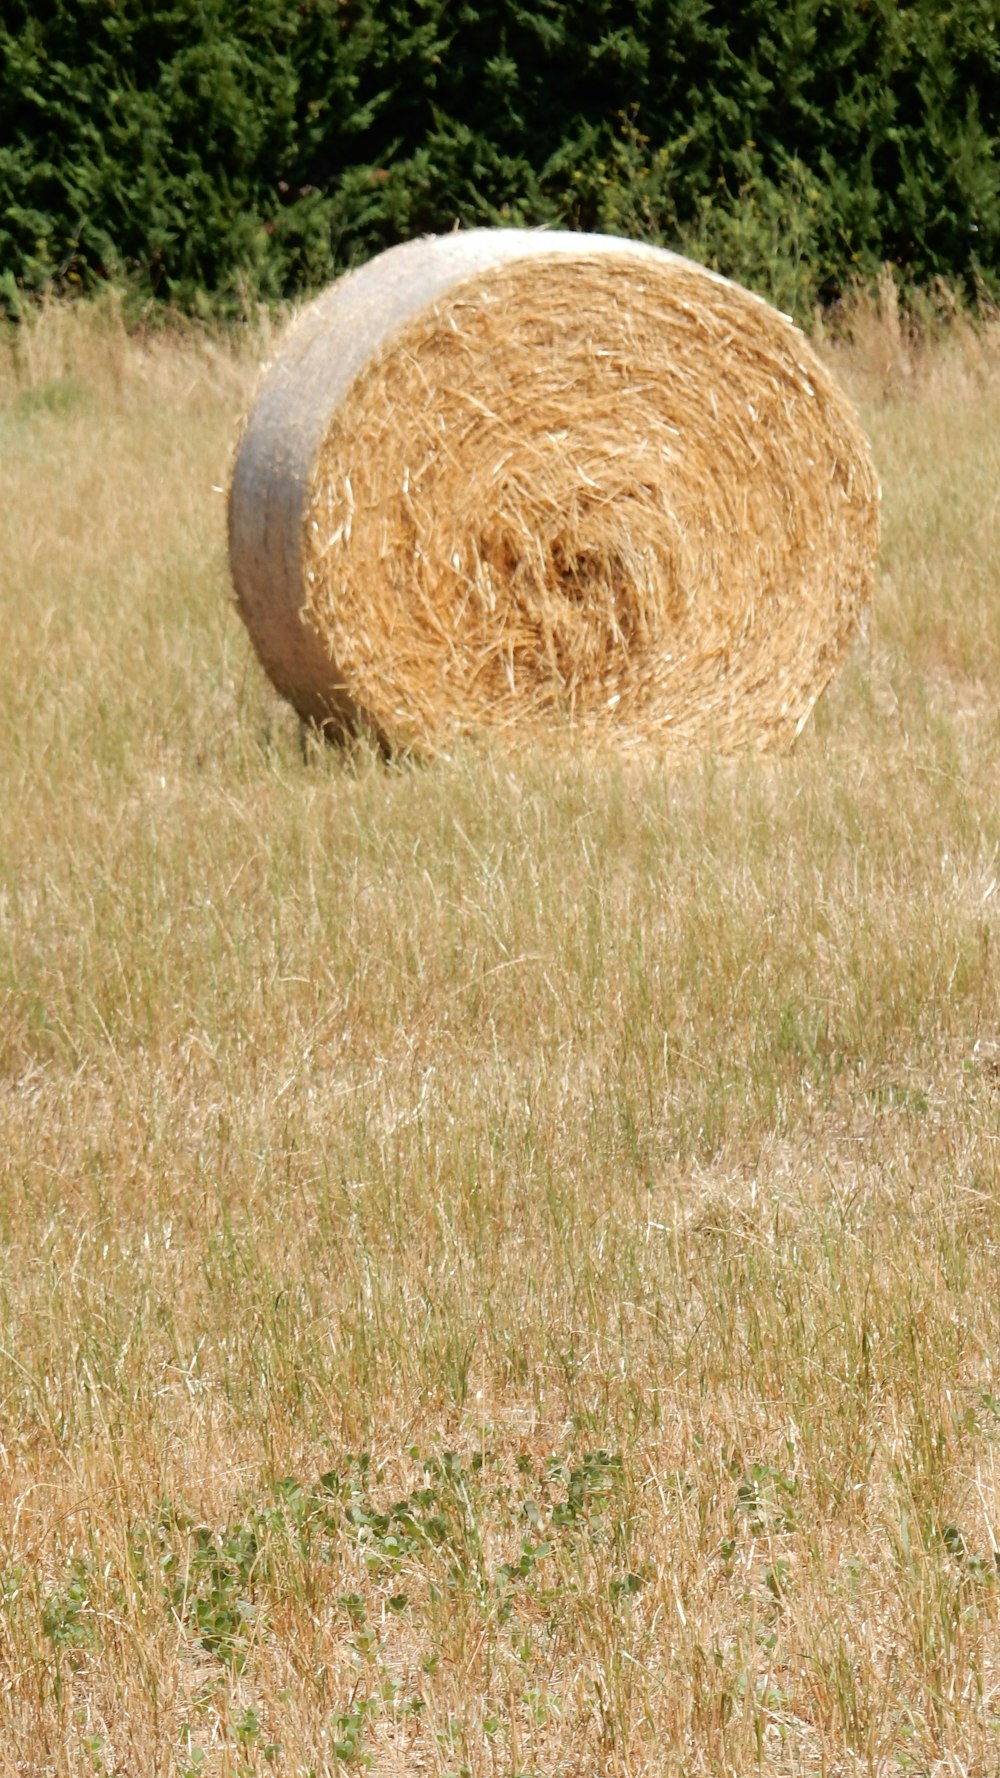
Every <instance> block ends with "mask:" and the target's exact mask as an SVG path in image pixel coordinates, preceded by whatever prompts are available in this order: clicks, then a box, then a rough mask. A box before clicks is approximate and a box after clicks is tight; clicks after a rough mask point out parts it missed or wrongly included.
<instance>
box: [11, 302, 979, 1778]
mask: <svg viewBox="0 0 1000 1778" xmlns="http://www.w3.org/2000/svg"><path fill="white" fill-rule="evenodd" d="M866 328H867V334H866V333H865V329H866ZM856 334H857V337H858V341H859V343H858V344H857V345H856V346H855V348H854V350H853V352H845V351H844V349H841V350H840V353H839V355H838V359H837V370H838V374H840V375H842V376H843V377H845V378H846V379H847V380H848V381H849V382H850V384H851V387H852V389H853V390H854V392H855V394H856V395H857V396H858V398H859V400H860V401H861V404H862V408H863V413H864V418H865V422H866V425H867V426H868V428H869V430H870V432H871V435H872V437H873V441H874V445H875V454H876V460H877V462H878V464H879V467H880V470H881V472H882V475H883V479H884V483H885V511H884V523H885V547H884V570H885V575H886V582H885V585H884V587H883V591H882V596H881V598H880V600H879V602H878V605H877V608H876V614H875V620H874V626H873V634H872V640H871V651H870V659H866V660H864V661H858V662H856V663H855V665H854V667H853V668H852V669H850V671H849V672H848V673H847V674H846V675H845V676H844V678H843V679H842V681H841V682H840V683H839V684H838V685H837V686H836V687H835V689H834V692H833V693H832V694H831V695H830V697H828V699H827V700H826V702H825V704H824V705H823V706H821V707H820V709H819V711H818V713H817V719H816V722H815V724H814V726H813V728H812V730H811V731H807V733H806V734H805V735H804V736H803V738H802V741H801V742H800V744H799V746H798V748H797V749H796V751H795V753H794V754H793V755H792V757H791V758H789V759H787V760H783V761H781V762H780V763H778V764H772V765H769V766H764V765H762V764H760V763H759V762H757V763H754V764H737V765H726V766H722V765H720V764H719V763H717V762H712V761H706V762H704V763H703V764H698V765H694V766H692V767H691V768H690V769H688V770H685V771H683V772H680V773H677V774H674V775H672V776H669V777H668V776H666V775H665V774H664V773H663V772H661V771H659V770H658V769H657V768H656V767H655V765H651V764H643V765H640V764H638V763H634V764H630V765H629V766H627V767H626V766H623V765H622V764H621V763H620V762H615V761H607V762H600V761H596V762H595V761H594V760H593V759H590V760H588V761H583V760H581V759H577V758H574V757H572V756H568V757H566V758H564V759H562V760H554V759H552V758H551V757H546V758H539V757H536V756H535V755H533V754H532V753H530V752H528V751H527V750H526V751H524V752H523V753H520V754H518V753H513V754H512V753H511V752H510V751H509V750H508V751H502V752H494V751H491V750H490V749H487V748H483V749H465V750H457V751H456V752H455V753H454V755H453V757H452V758H451V759H447V760H441V761H439V762H438V763H437V764H436V765H435V766H434V767H432V768H428V769H425V770H422V771H403V770H396V771H386V770H385V769H383V768H382V767H381V766H379V765H378V764H377V762H376V761H375V760H374V759H373V758H372V757H370V756H369V755H368V754H366V753H365V752H364V751H363V750H362V751H358V752H355V753H354V754H352V755H350V756H346V757H343V756H339V755H335V754H328V753H325V752H322V751H320V750H314V749H312V748H311V747H307V748H306V753H305V757H303V754H302V750H301V748H300V744H299V739H298V735H297V732H296V730H295V727H294V724H293V722H292V721H291V719H290V718H289V717H288V716H287V714H286V713H285V711H284V710H283V709H282V708H281V707H279V706H278V705H277V704H276V702H275V701H274V700H273V698H272V694H271V693H270V692H269V690H268V689H267V687H266V685H265V684H264V682H263V680H262V678H261V676H260V675H259V674H258V672H257V670H256V668H255V666H254V665H253V663H252V661H251V660H250V659H249V649H248V644H247V643H246V641H245V639H244V637H243V635H242V633H241V630H240V627H239V625H238V624H237V623H236V621H235V619H234V616H233V614H232V613H231V612H230V611H228V610H227V609H226V605H225V592H224V554H223V501H222V497H221V495H220V494H219V493H218V492H216V491H215V489H217V488H218V487H221V485H222V484H223V483H224V482H225V479H226V478H225V469H226V453H227V450H228V449H229V445H230V441H231V439H232V436H233V431H234V425H235V418H236V415H237V413H238V411H239V410H240V407H241V405H242V403H243V402H244V400H245V398H246V394H247V391H248V389H249V386H250V383H251V380H252V376H253V373H254V368H255V361H256V356H257V354H258V352H259V351H260V350H261V347H260V344H259V342H258V341H257V340H255V339H251V338H248V339H247V340H246V342H245V345H244V346H243V347H242V348H239V349H237V348H235V347H233V346H228V345H223V344H218V343H217V344H212V343H211V342H207V341H205V340H204V339H201V338H198V337H194V336H192V337H189V338H174V339H150V340H146V341H142V340H136V339H128V338H126V337H125V335H124V334H123V332H122V330H121V327H120V324H119V322H118V321H117V319H116V317H115V316H114V314H113V313H110V312H104V313H103V314H102V313H95V312H88V311H77V312H65V311H53V312H52V313H50V314H48V315H47V316H44V317H43V318H42V319H41V320H40V321H39V322H38V324H37V326H35V327H33V328H32V329H31V330H30V331H29V332H27V333H26V334H24V335H22V337H21V340H20V342H19V346H18V351H17V356H16V357H15V356H13V355H12V354H11V353H10V352H8V353H7V356H6V357H5V359H4V362H3V368H2V371H0V397H2V406H0V446H2V452H3V465H4V478H5V487H4V499H3V502H2V504H0V549H2V554H3V561H4V578H3V587H4V593H3V598H4V616H5V623H6V634H7V636H8V638H9V642H8V646H7V648H6V649H5V651H4V653H3V656H2V659H0V676H2V690H0V709H2V710H3V712H4V734H3V751H4V761H5V773H6V796H5V799H4V813H3V826H2V829H0V1157H2V1158H0V1235H2V1241H3V1262H2V1270H0V1328H2V1333H0V1721H2V1722H3V1733H2V1735H0V1772H2V1773H3V1774H7V1773H11V1774H28V1773H30V1774H32V1778H34V1775H35V1774H42V1773H46V1774H54V1775H55V1774H58V1775H59V1778H64V1775H65V1778H68V1775H69V1774H73V1775H74V1778H77V1775H82V1774H83V1773H88V1774H94V1773H101V1772H104V1773H108V1774H110V1773H114V1772H117V1773H133V1772H144V1773H145V1772H149V1773H164V1774H167V1773H169V1774H181V1773H184V1774H190V1773H196V1772H197V1773H201V1774H205V1775H211V1778H215V1775H217V1774H227V1775H235V1774H237V1773H239V1774H246V1773H263V1772H266V1771H269V1770H277V1771H281V1772H282V1773H290V1774H292V1773H294V1774H305V1773H307V1772H309V1771H312V1772H314V1773H316V1774H326V1773H332V1772H335V1771H337V1770H339V1769H341V1767H342V1766H344V1765H348V1766H349V1765H350V1763H351V1761H352V1760H356V1759H360V1758H362V1757H365V1756H367V1757H370V1758H371V1761H372V1767H371V1769H372V1770H373V1771H376V1772H383V1773H389V1772H400V1773H424V1772H426V1773H436V1774H445V1773H456V1774H457V1773H459V1772H461V1771H462V1770H463V1768H466V1769H467V1770H468V1771H469V1772H470V1773H474V1774H476V1775H477V1778H478V1775H480V1774H483V1775H485V1774H500V1773H503V1774H512V1773H514V1772H523V1773H529V1772H530V1773H538V1774H544V1775H546V1778H547V1775H548V1774H556V1773H558V1774H566V1773H573V1772H579V1773H581V1774H583V1773H586V1774H590V1773H592V1772H594V1771H597V1770H600V1771H608V1772H621V1773H629V1774H634V1775H637V1774H641V1773H650V1774H652V1773H656V1774H661V1773H669V1772H678V1773H680V1772H684V1773H685V1774H698V1773H723V1772H732V1773H744V1772H746V1771H747V1770H750V1769H760V1770H762V1771H764V1772H767V1773H773V1774H785V1773H794V1772H802V1773H806V1772H809V1773H814V1772H817V1771H826V1772H829V1773H834V1772H840V1773H844V1774H847V1773H855V1772H857V1773H862V1772H864V1773H872V1772H875V1773H886V1774H888V1773H895V1772H900V1773H902V1772H904V1771H910V1772H912V1771H932V1770H934V1771H959V1770H963V1771H965V1772H968V1773H979V1774H986V1773H988V1772H992V1771H994V1770H995V1765H996V1744H997V1730H998V1722H1000V1689H998V1688H1000V1673H998V1671H997V1665H998V1663H997V1652H996V1651H997V1647H998V1642H997V1606H998V1573H997V1562H996V1549H997V1543H998V1542H1000V1471H998V1457H997V1453H998V1440H1000V1388H998V1380H997V1358H996V1354H997V1335H998V1326H997V1320H998V1315H997V1293H996V1288H995V1279H996V1267H997V1250H998V1240H1000V1211H998V1203H997V1193H996V1176H997V1167H996V1149H997V1134H998V1128H1000V1085H998V1082H1000V1031H998V1025H997V973H998V972H997V961H996V937H997V934H996V907H997V878H998V876H1000V871H998V868H997V851H998V846H1000V817H998V813H997V800H996V784H997V769H998V752H1000V749H998V738H1000V737H998V720H997V715H996V709H997V697H996V691H997V685H998V682H1000V602H998V599H997V587H996V568H995V564H996V562H997V561H998V560H1000V536H998V530H1000V510H998V505H997V501H996V495H995V490H996V487H997V486H998V485H1000V476H998V469H1000V464H998V455H1000V445H998V443H997V440H998V439H1000V350H998V343H997V340H996V336H995V334H994V333H991V332H990V331H989V330H988V329H987V330H985V331H981V332H979V333H977V334H973V333H972V332H970V331H969V330H967V329H965V328H964V327H963V326H961V325H958V326H956V327H954V328H953V329H952V331H951V333H950V335H949V336H948V337H947V339H945V340H943V341H941V342H938V343H937V344H936V345H934V346H933V347H932V348H927V349H917V348H915V347H914V346H913V345H912V343H911V342H908V341H907V339H906V338H905V336H904V334H903V332H902V331H901V330H900V329H899V327H898V325H895V326H894V324H893V321H892V316H891V313H890V314H886V313H883V315H882V317H881V319H872V318H868V319H867V320H866V319H865V317H863V316H862V317H859V319H858V323H857V326H856Z"/></svg>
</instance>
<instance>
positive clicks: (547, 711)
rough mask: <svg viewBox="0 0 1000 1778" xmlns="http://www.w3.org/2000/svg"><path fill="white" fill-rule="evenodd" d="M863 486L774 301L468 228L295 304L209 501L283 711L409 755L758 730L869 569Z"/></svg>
mask: <svg viewBox="0 0 1000 1778" xmlns="http://www.w3.org/2000/svg"><path fill="white" fill-rule="evenodd" d="M877 545H878V486H877V481H876V477H875V473H874V469H873V467H872V463H871V459H870V455H869V452H868V447H867V444H866V442H865V439H864V437H863V434H862V433H861V431H860V428H859V426H858V424H857V422H856V420H855V418H854V415H853V413H852V411H851V409H850V407H849V405H848V403H847V402H846V400H845V398H844V397H843V395H842V394H841V393H840V392H839V390H838V389H837V388H836V386H835V385H834V383H833V381H832V379H831V378H830V376H829V375H828V373H827V372H826V370H825V368H824V367H823V366H822V364H821V363H820V362H819V360H818V359H817V358H816V355H815V354H814V353H813V351H812V350H811V348H810V347H809V346H808V344H807V342H806V341H805V340H804V338H803V337H802V335H801V334H800V333H799V332H798V330H797V329H795V328H794V327H793V326H792V325H791V323H790V322H789V321H788V320H787V319H786V318H785V317H784V316H782V315H779V314H778V313H777V312H776V311H775V310H774V309H771V308H770V307H769V306H768V305H767V304H765V303H763V302H762V301H761V300H760V299H759V298H757V297H754V296H752V295H751V294H750V293H749V292H747V291H744V290H742V289H740V288H739V287H738V286H735V285H732V284H730V283H727V282H726V281H725V280H724V279H721V278H718V277H715V276H714V275H713V274H711V273H709V272H706V271H705V270H704V269H703V268H701V267H699V266H696V265H693V264H692V263H691V262H689V261H686V260H683V259H680V258H678V257H677V256H676V255H673V254H668V253H664V252H661V251H659V250H657V249H654V248H650V247H645V246H641V245H638V244H636V243H632V242H627V241H621V240H617V239H611V238H608V237H600V236H583V235H576V234H554V235H553V234H544V233H531V232H526V231H520V230H501V231H487V230H478V231H473V232H470V233H468V234H464V235H463V234H456V235H449V236H443V237H439V238H436V239H431V240H425V241H417V242H411V243H408V244H407V245H405V246H403V247H398V248H394V249H393V250H391V251H390V252H389V253H386V254H383V255H382V256H381V257H380V258H379V259H377V260H373V261H372V262H371V263H370V264H369V265H367V266H365V267H364V268H363V269H362V270H361V271H359V272H355V273H352V274H350V275H349V276H347V277H345V278H344V279H342V280H340V281H339V282H338V283H337V284H335V285H334V286H333V287H332V288H331V289H330V290H328V291H327V292H325V293H324V295H323V296H321V297H320V298H319V299H318V300H317V301H316V302H314V303H312V304H311V305H309V307H308V308H306V309H305V310H304V311H303V313H302V315H301V316H300V317H299V318H298V320H297V321H296V323H295V324H294V325H293V326H292V328H291V329H290V331H289V333H288V335H287V336H286V338H285V340H284V341H283V342H282V344H281V346H280V349H279V352H278V355H277V357H276V359H275V362H274V364H273V366H272V367H271V369H270V370H269V372H268V373H267V374H266V375H265V378H264V380H263V383H262V386H261V389H260V391H259V394H258V397H257V401H256V404H255V406H254V409H253V411H252V413H251V415H250V418H249V421H248V423H247V427H246V430H245V433H244V436H243V440H242V443H241V446H240V451H239V454H238V458H237V462H236V467H235V472H234V476H233V483H232V489H231V495H230V552H231V563H232V571H233V579H234V584H235V587H236V593H237V600H238V604H239V608H240V610H241V612H242V615H243V617H244V619H245V621H246V623H247V626H248V629H249V630H250V634H251V636H252V637H253V640H254V643H255V645H256V647H257V650H258V653H259V654H260V657H261V659H262V661H263V663H264V666H265V667H266V669H267V671H268V672H269V674H270V675H271V678H272V679H273V680H274V683H275V684H276V685H277V686H278V688H279V690H281V691H282V692H283V693H284V694H285V695H286V696H287V697H288V698H290V699H291V701H292V703H293V704H294V705H295V706H296V708H297V709H298V710H299V711H300V713H301V714H302V715H303V716H305V717H307V718H310V719H313V720H316V721H319V722H323V723H326V724H328V725H329V726H331V727H332V728H334V729H344V728H350V727H352V726H355V725H357V724H359V723H363V724H365V725H366V726H369V727H370V728H372V729H374V730H375V731H376V732H377V733H379V734H380V735H381V736H382V737H383V738H384V739H385V741H386V742H387V744H389V745H390V746H393V747H412V748H416V749H419V750H433V749H434V748H435V747H437V746H440V745H441V744H442V743H443V742H446V741H447V740H448V739H449V738H450V737H452V736H453V735H455V734H456V733H461V732H468V731H470V730H475V729H479V728H483V727H502V728H511V729H513V728H515V727H516V728H518V729H519V730H523V729H524V728H526V727H528V728H545V729H548V730H551V729H552V728H553V727H557V728H558V727H560V726H566V725H568V724H569V725H572V727H573V729H574V730H575V731H576V732H582V733H584V734H586V735H592V736H595V737H596V736H605V735H606V736H610V737H613V738H614V739H615V740H617V741H618V742H620V743H626V744H635V743H637V742H642V741H645V740H651V741H653V742H655V744H656V745H657V746H658V747H659V748H660V749H661V750H663V751H664V752H666V753H668V754H673V753H678V752H683V751H686V750H688V749H690V748H693V747H699V746H704V745H712V746H715V747H717V748H719V749H720V750H722V751H731V750H733V749H736V748H740V747H746V746H751V747H754V748H761V749H763V748H767V747H773V746H780V745H783V744H787V743H788V742H789V741H790V740H791V739H792V738H794V736H795V734H797V733H798V732H799V730H800V729H801V727H802V726H803V724H804V722H805V721H806V719H807V718H808V715H809V712H810V711H811V709H812V707H813V705H814V703H815V701H816V698H817V697H818V696H819V695H820V693H821V692H822V690H823V688H824V687H825V685H826V684H827V683H828V681H829V679H830V677H831V676H832V674H833V672H834V671H835V670H836V667H837V665H838V663H839V661H840V660H841V658H842V657H843V655H844V653H845V651H846V649H847V647H848V646H849V643H850V640H851V637H852V635H853V633H854V631H855V629H856V626H857V623H858V619H859V616H860V613H861V611H862V610H863V609H864V607H865V606H866V604H867V602H868V600H869V598H870V595H871V591H872V584H873V577H874V563H875V556H876V551H877Z"/></svg>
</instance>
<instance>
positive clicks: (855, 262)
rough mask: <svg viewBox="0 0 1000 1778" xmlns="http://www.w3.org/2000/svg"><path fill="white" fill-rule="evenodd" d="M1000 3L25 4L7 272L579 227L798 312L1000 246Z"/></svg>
mask: <svg viewBox="0 0 1000 1778" xmlns="http://www.w3.org/2000/svg"><path fill="white" fill-rule="evenodd" d="M998 104H1000V47H998V23H997V13H996V8H995V5H994V4H993V0H953V3H952V4H950V5H948V4H946V3H945V0H914V3H913V4H911V5H908V6H903V5H901V4H899V0H744V4H742V5H741V6H739V7H732V6H729V5H726V6H723V5H722V4H721V3H720V0H636V3H634V4H633V5H631V6H628V7H624V6H621V5H616V4H612V3H611V0H577V3H576V4H569V3H568V0H534V4H530V5H529V4H519V3H518V0H297V3H296V0H173V3H172V4H171V3H170V0H6V4H5V6H4V8H3V12H2V16H0V119H2V124H0V292H3V293H5V294H6V298H7V301H8V303H9V304H11V305H13V306H16V302H17V300H18V293H19V291H22V290H28V291H35V290H41V289H44V288H46V287H48V286H50V285H52V284H55V285H56V286H59V287H86V286H90V285H93V284H94V283H95V282H96V281H98V280H100V279H102V278H106V277H121V276H122V275H125V276H127V277H128V278H129V279H130V281H131V282H133V284H135V285H136V286H137V287H138V288H139V289H140V290H141V291H144V292H146V293H152V294H153V295H155V296H161V297H166V298H169V299H171V300H172V301H174V302H178V303H181V304H183V305H185V306H188V307H193V308H203V307H212V308H217V309H218V308H223V309H225V308H230V309H232V308H238V307H239V306H240V305H241V304H242V303H244V302H246V301H247V300H250V299H256V298H258V297H264V298H265V299H267V298H273V297H276V296H279V295H287V294H290V293H293V292H295V291H297V290H301V289H305V288H309V287H312V286H314V285H315V284H317V283H319V282H322V281H323V280H325V279H327V278H329V277H330V276H332V275H333V274H334V273H335V272H336V271H338V270H340V269H342V268H343V267H344V266H345V265H348V264H350V263H352V262H354V261H356V260H358V259H361V258H365V257H367V256H368V255H370V254H371V253H372V252H375V251H377V250H378V249H379V248H381V247H384V246H387V245H389V244H390V243H391V242H393V241H396V240H399V239H402V238H405V237H406V236H409V235H412V234H415V233H420V232H422V231H426V230H440V229H448V228H451V227H453V226H454V225H455V224H456V223H460V224H463V225H469V224H475V223H490V224H496V223H542V222H547V223H560V224H563V225H565V226H569V227H573V228H600V229H608V230H611V231H618V232H624V233H630V234H639V235H642V236H644V237H646V238H649V239H653V240H657V241H662V242H665V243H667V244H676V245H680V246H682V247H683V248H685V249H686V250H688V251H691V252H694V253H696V254H698V255H699V256H700V257H702V258H704V259H706V260H708V261H709V262H711V263H714V264H717V265H719V266H720V267H721V269H723V270H726V271H729V272H731V273H733V274H734V275H736V276H737V277H741V278H743V279H744V280H745V281H747V282H751V283H756V284H757V285H759V286H761V287H763V288H765V289H766V290H767V291H768V292H769V294H771V295H772V296H774V297H775V298H776V299H777V300H780V301H784V302H785V303H786V305H787V304H794V305H797V306H799V307H804V306H806V305H807V304H808V303H809V302H811V301H813V300H815V299H816V297H817V296H819V297H829V296H833V295H835V294H836V293H837V292H838V290H839V289H841V288H842V287H843V285H844V284H845V282H846V281H847V280H849V279H850V278H851V277H852V276H857V275H861V276H870V275H871V274H872V273H873V272H874V271H875V270H876V269H877V268H878V266H879V265H880V264H881V263H882V262H883V261H884V260H890V261H892V262H894V263H895V264H896V265H897V266H898V267H899V268H900V269H901V271H902V273H903V275H904V276H906V277H908V278H912V279H914V280H918V281H921V282H927V281H928V280H930V279H931V278H933V277H934V276H935V275H937V274H941V275H944V276H946V277H948V278H951V279H956V280H959V281H964V282H965V283H966V284H967V285H972V284H974V283H975V282H976V280H977V279H978V278H982V279H984V280H985V282H986V283H987V284H990V283H992V282H993V281H994V280H995V279H996V277H997V274H998V272H1000V177H998V175H1000V165H998V160H1000V156H998V146H997V114H998Z"/></svg>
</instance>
